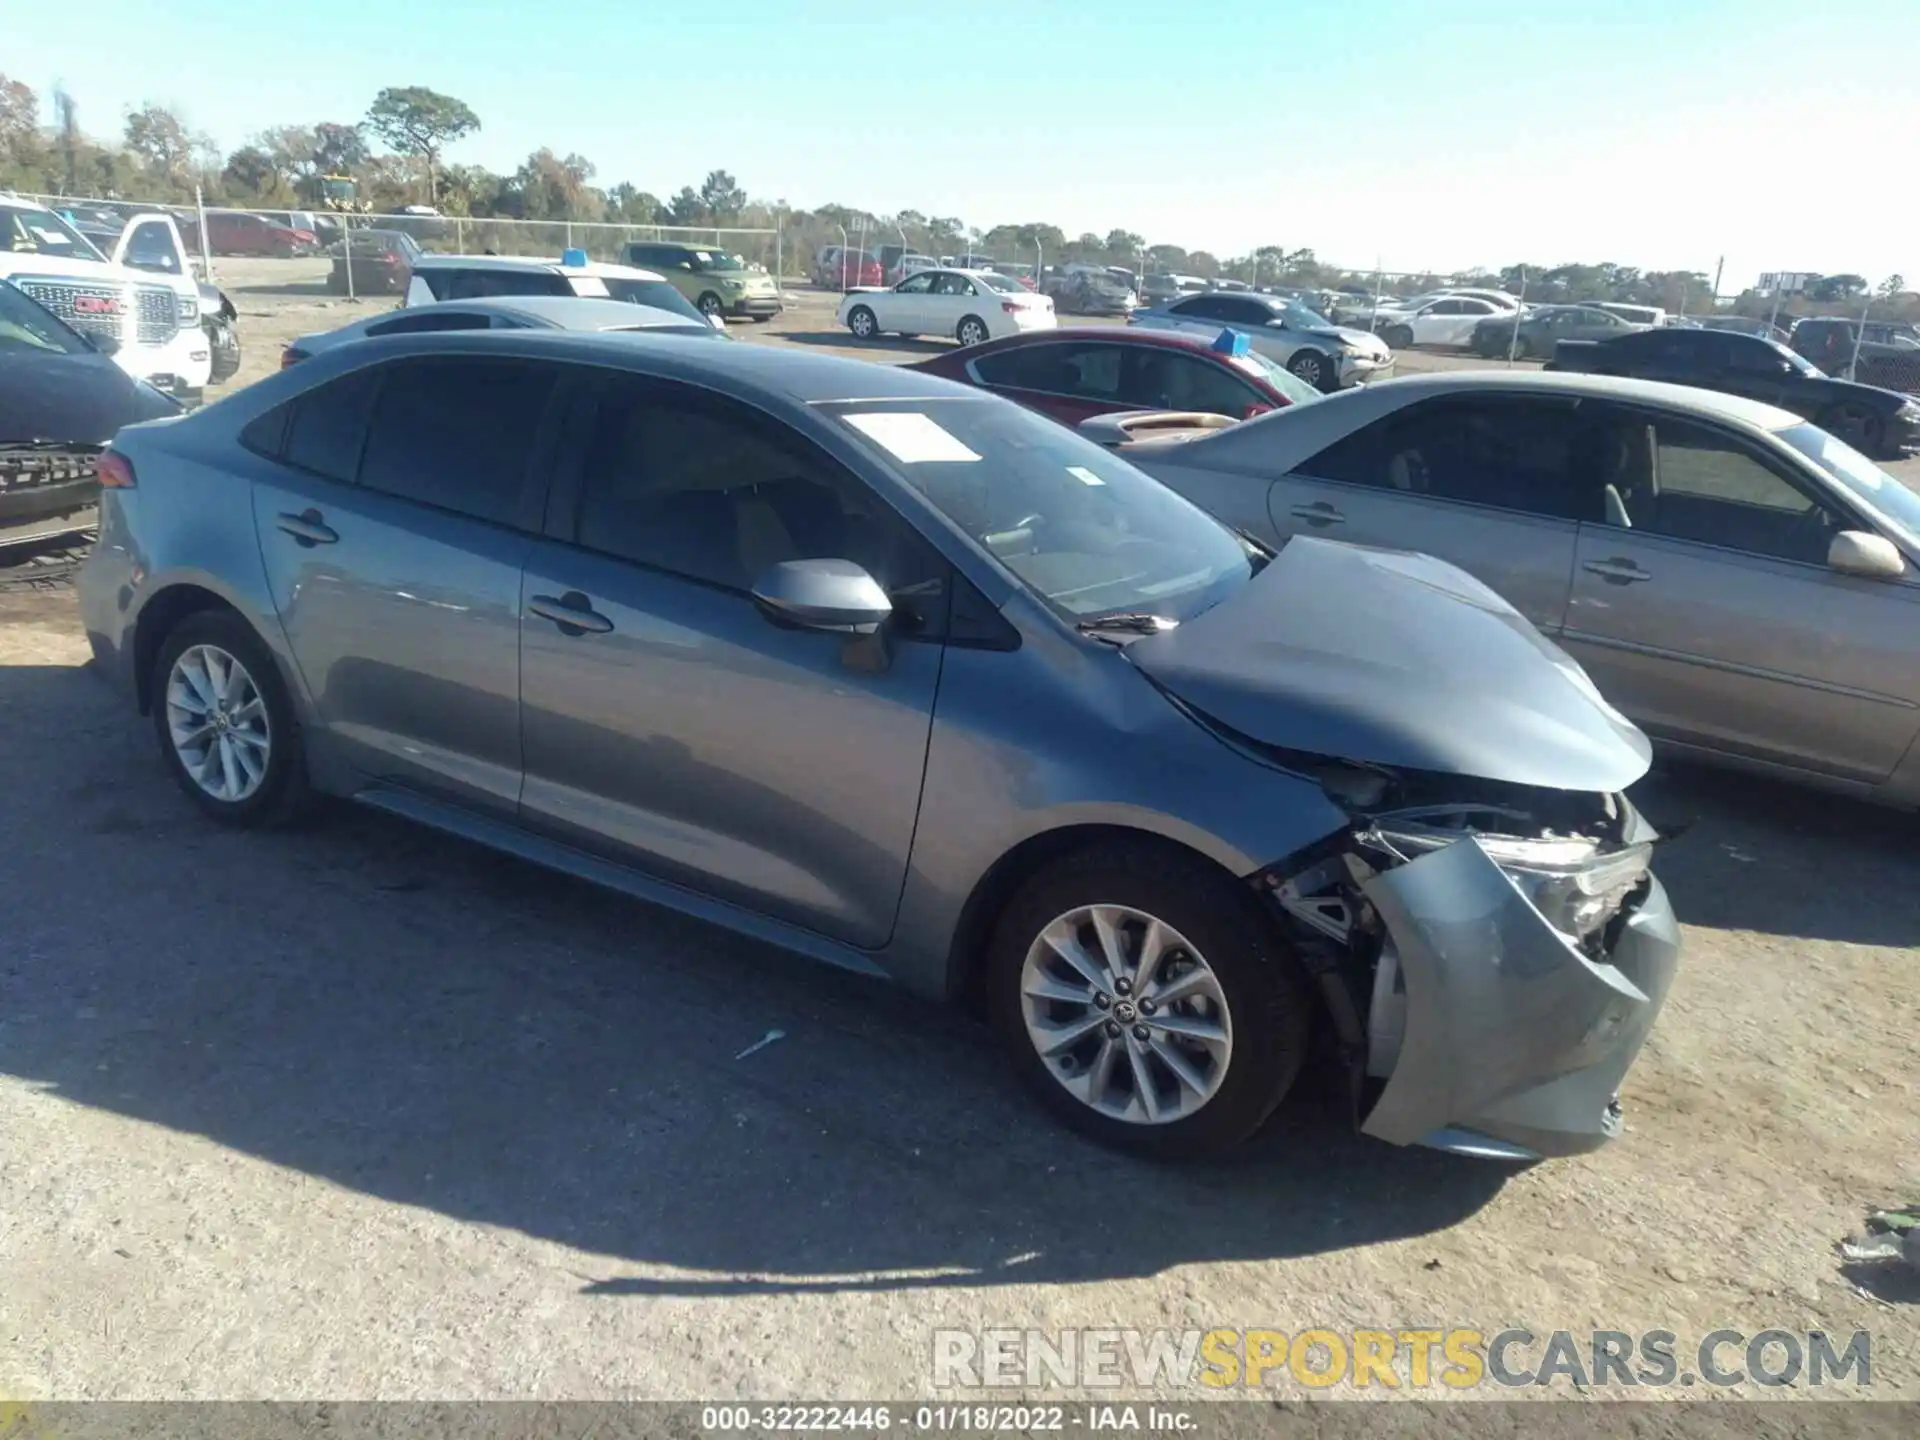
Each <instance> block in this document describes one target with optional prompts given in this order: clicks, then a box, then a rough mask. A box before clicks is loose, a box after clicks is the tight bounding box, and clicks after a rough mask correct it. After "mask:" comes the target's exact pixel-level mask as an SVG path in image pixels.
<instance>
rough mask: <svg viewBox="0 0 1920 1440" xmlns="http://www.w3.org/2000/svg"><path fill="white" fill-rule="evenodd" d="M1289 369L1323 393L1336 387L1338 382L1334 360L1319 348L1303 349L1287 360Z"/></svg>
mask: <svg viewBox="0 0 1920 1440" xmlns="http://www.w3.org/2000/svg"><path fill="white" fill-rule="evenodd" d="M1287 369H1288V370H1290V371H1292V372H1293V374H1294V375H1295V377H1297V378H1298V379H1300V380H1304V381H1305V382H1306V383H1307V384H1309V385H1311V386H1312V387H1313V388H1314V389H1316V390H1319V391H1321V392H1323V393H1324V392H1326V391H1328V390H1332V389H1334V388H1336V386H1337V384H1338V382H1337V381H1336V380H1335V376H1336V375H1337V374H1338V372H1337V371H1336V370H1335V369H1334V368H1333V362H1332V361H1330V360H1328V359H1327V357H1326V356H1325V355H1322V354H1321V353H1320V352H1319V351H1318V350H1302V351H1301V352H1300V353H1299V354H1298V355H1295V356H1294V357H1293V358H1292V359H1291V360H1289V361H1288V362H1287Z"/></svg>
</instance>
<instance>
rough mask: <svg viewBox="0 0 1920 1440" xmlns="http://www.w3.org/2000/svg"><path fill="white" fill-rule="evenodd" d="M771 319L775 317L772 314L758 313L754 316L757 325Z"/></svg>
mask: <svg viewBox="0 0 1920 1440" xmlns="http://www.w3.org/2000/svg"><path fill="white" fill-rule="evenodd" d="M771 319H773V316H771V315H756V316H754V317H753V323H754V324H756V325H764V324H766V323H767V322H768V321H769V320H771Z"/></svg>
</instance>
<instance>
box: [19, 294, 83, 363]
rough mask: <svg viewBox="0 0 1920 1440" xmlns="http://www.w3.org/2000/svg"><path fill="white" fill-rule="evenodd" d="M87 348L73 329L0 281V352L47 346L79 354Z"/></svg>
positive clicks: (59, 352) (61, 353) (63, 352)
mask: <svg viewBox="0 0 1920 1440" xmlns="http://www.w3.org/2000/svg"><path fill="white" fill-rule="evenodd" d="M91 348H92V347H91V346H89V345H88V344H87V342H86V341H85V340H83V339H81V338H80V336H79V334H78V333H77V332H75V331H73V330H70V329H68V328H67V326H66V325H65V324H63V323H62V322H61V321H60V320H58V319H57V318H55V317H54V316H53V315H51V314H49V313H48V312H47V311H46V310H44V309H43V308H41V307H40V306H39V305H36V304H35V303H34V302H33V301H31V300H29V299H28V298H27V297H26V296H24V295H22V294H21V293H20V292H19V291H18V290H16V289H14V288H13V286H11V285H8V284H6V283H4V282H0V354H7V353H10V352H17V351H21V350H49V351H52V352H53V353H54V354H55V355H81V354H84V353H85V352H86V351H88V350H89V349H91Z"/></svg>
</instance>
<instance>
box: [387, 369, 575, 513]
mask: <svg viewBox="0 0 1920 1440" xmlns="http://www.w3.org/2000/svg"><path fill="white" fill-rule="evenodd" d="M553 385H554V371H553V368H552V367H551V366H547V365H543V364H540V363H538V362H535V361H528V360H504V359H486V358H481V357H477V356H466V355H460V356H446V357H437V358H435V359H431V360H406V361H401V362H399V363H397V364H394V365H390V366H388V367H386V371H385V383H384V384H382V385H381V387H380V398H379V404H378V405H377V406H376V408H375V410H374V415H373V422H372V425H371V427H370V429H369V433H368V435H367V449H366V458H365V460H364V461H363V462H362V464H361V466H360V483H361V484H362V485H364V486H365V487H367V488H368V489H370V490H379V491H382V492H384V493H386V494H388V495H397V496H399V497H400V498H401V499H404V500H414V501H417V502H419V503H420V504H422V505H433V506H436V507H438V508H439V509H442V510H452V511H455V512H456V513H458V514H462V515H471V516H472V517H473V518H475V519H476V520H489V521H492V522H493V523H494V524H496V525H523V526H529V527H531V524H532V519H531V516H532V512H533V510H534V505H535V501H534V497H531V496H530V479H531V477H530V475H529V471H530V468H531V462H532V459H533V446H534V435H535V432H536V431H537V430H538V428H539V425H540V419H541V416H542V415H543V414H545V412H546V407H547V398H548V396H549V395H550V394H551V393H552V391H553Z"/></svg>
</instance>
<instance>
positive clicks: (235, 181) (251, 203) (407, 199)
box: [0, 75, 1920, 314]
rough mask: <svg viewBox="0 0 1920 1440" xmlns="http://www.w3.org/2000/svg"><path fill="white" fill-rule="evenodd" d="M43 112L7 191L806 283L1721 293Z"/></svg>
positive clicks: (1815, 304)
mask: <svg viewBox="0 0 1920 1440" xmlns="http://www.w3.org/2000/svg"><path fill="white" fill-rule="evenodd" d="M49 98H50V104H49V106H48V107H47V109H46V110H45V111H44V112H43V110H42V107H41V103H40V97H39V96H38V95H37V94H36V93H35V92H34V91H33V90H32V89H31V88H30V87H28V86H26V85H24V84H22V83H20V82H19V81H15V80H10V79H8V78H7V77H6V76H4V75H0V190H5V189H11V190H19V191H28V192H34V193H40V194H55V195H75V196H96V197H99V198H103V199H123V198H124V199H133V200H151V201H161V202H171V203H180V202H186V201H190V200H192V198H193V195H194V191H195V188H196V187H198V188H199V190H200V191H201V193H202V194H203V195H204V197H205V200H206V203H208V204H209V205H228V206H237V207H241V208H248V209H262V210H267V209H298V208H317V207H319V206H320V205H321V204H322V203H323V193H324V192H323V183H324V181H325V180H326V178H327V177H329V176H346V177H350V178H351V179H352V180H353V181H354V182H355V184H356V187H357V196H358V199H357V201H356V203H357V205H359V206H360V207H362V208H366V209H370V210H373V211H376V212H378V211H390V210H397V209H399V208H400V207H401V206H403V205H409V204H417V203H420V202H422V201H424V202H425V203H427V204H430V205H434V206H436V207H438V209H439V210H440V211H441V212H442V213H443V214H446V215H451V216H471V217H473V218H475V219H510V220H547V221H571V222H573V223H574V224H576V225H581V224H596V223H598V224H613V225H625V226H679V227H701V228H704V227H709V226H711V227H715V228H716V229H724V228H736V227H737V228H742V229H772V228H774V227H778V228H779V230H780V231H781V232H782V237H783V240H784V248H785V256H784V258H785V260H786V262H787V265H788V268H789V270H791V271H802V270H804V269H805V268H806V267H807V264H808V262H809V261H810V260H811V258H812V255H813V253H814V252H815V251H816V250H817V249H818V248H820V247H822V246H825V245H829V244H838V243H840V242H841V240H842V237H843V235H844V237H845V240H846V243H849V244H853V245H860V244H863V243H864V244H865V245H867V246H869V247H871V246H877V245H883V244H896V245H907V246H910V247H912V248H914V249H917V250H921V251H924V252H925V253H927V254H930V255H934V256H941V255H954V254H960V253H965V252H975V253H984V254H989V255H993V256H995V257H996V258H998V259H1000V260H1003V261H1014V260H1020V261H1026V262H1028V263H1044V264H1063V263H1076V262H1078V263H1090V264H1100V265H1123V266H1126V267H1127V268H1129V269H1132V270H1149V271H1151V270H1158V271H1178V272H1181V273H1186V274H1193V275H1198V276H1200V277H1202V278H1203V279H1215V278H1232V279H1238V280H1244V281H1246V282H1247V283H1249V284H1253V285H1287V286H1299V287H1311V288H1327V289H1342V288H1345V289H1362V290H1371V289H1373V288H1374V286H1375V285H1376V284H1377V285H1379V286H1381V287H1382V288H1383V289H1386V290H1389V291H1392V292H1397V293H1402V294H1406V293H1411V292H1413V291H1417V290H1425V289H1432V288H1436V287H1438V286H1441V285H1447V284H1455V285H1476V286H1492V287H1499V288H1502V289H1506V290H1509V291H1512V292H1514V293H1516V294H1519V293H1523V292H1524V294H1525V295H1526V297H1527V298H1528V299H1529V300H1539V301H1567V302H1571V301H1585V300H1620V301H1630V302H1636V303H1640V304H1647V305H1660V306H1663V307H1665V308H1666V309H1667V310H1669V311H1674V312H1685V313H1698V312H1700V311H1703V310H1706V309H1708V308H1709V307H1710V306H1711V305H1712V304H1713V294H1712V291H1713V279H1712V277H1710V276H1708V275H1707V274H1705V273H1704V272H1701V271H1694V270H1638V269H1634V268H1632V267H1630V266H1625V265H1613V264H1598V265H1574V264H1567V265H1509V266H1506V267H1505V268H1503V269H1500V270H1484V269H1476V270H1471V271H1455V272H1452V273H1443V272H1426V273H1418V274H1415V273H1408V272H1396V273H1393V274H1389V275H1376V274H1374V273H1373V272H1371V271H1367V270H1353V269H1347V268H1344V267H1342V266H1340V265H1337V264H1330V263H1327V262H1325V261H1322V260H1321V259H1319V258H1318V257H1317V256H1316V255H1315V254H1314V252H1313V251H1312V250H1311V249H1307V248H1299V249H1287V248H1286V247H1284V246H1279V245H1262V246H1259V247H1257V248H1255V249H1254V250H1253V251H1252V252H1250V253H1248V254H1245V255H1237V256H1221V255H1216V254H1213V253H1212V252H1210V251H1207V250H1187V249H1184V248H1182V247H1181V246H1178V245H1170V244H1163V243H1156V244H1149V243H1148V242H1147V239H1146V237H1144V236H1142V235H1139V234H1136V233H1135V232H1133V231H1130V230H1109V231H1108V232H1107V233H1106V234H1104V235H1100V234H1095V233H1093V232H1091V231H1089V232H1085V233H1082V234H1079V235H1068V234H1067V233H1066V232H1065V231H1063V230H1061V229H1060V228H1059V227H1058V226H1056V225H1047V224H1021V225H1007V224H1003V225H995V226H992V227H990V228H988V229H984V230H983V229H980V228H977V227H975V226H971V225H968V224H967V223H966V222H964V221H963V220H961V219H960V218H959V217H957V216H929V215H924V214H921V213H919V212H918V211H913V210H902V211H899V212H898V213H896V214H892V215H878V214H874V213H872V212H870V211H865V210H861V209H858V208H855V207H852V206H847V205H820V206H817V207H815V208H813V209H811V210H808V209H803V208H800V207H796V206H792V205H789V204H788V203H787V202H786V201H785V200H771V201H769V200H763V199H754V198H752V197H750V196H749V195H748V194H747V192H746V190H745V189H744V188H743V187H742V186H741V185H740V183H739V182H738V181H737V180H735V178H734V177H733V176H732V175H731V174H729V173H728V172H727V171H725V170H713V171H709V172H708V174H707V176H706V178H705V179H704V180H703V181H701V183H700V184H699V186H698V187H695V186H692V185H686V186H682V187H681V189H680V190H679V192H678V193H677V194H674V195H670V196H666V197H664V198H663V197H661V196H658V195H655V194H652V193H651V192H649V191H646V190H642V189H640V188H639V187H638V186H635V185H633V184H632V183H630V182H627V181H620V182H617V183H614V184H610V185H602V184H598V183H596V180H597V175H598V172H597V171H596V169H595V167H594V165H593V163H592V162H591V161H590V160H588V159H587V158H586V157H585V156H583V155H578V154H574V153H571V152H569V153H567V154H565V155H561V154H558V153H556V152H555V151H553V150H552V149H550V148H545V147H543V148H541V149H539V150H536V151H534V152H533V153H532V154H531V155H529V156H527V158H526V160H525V161H523V162H522V163H521V165H520V166H519V168H517V169H516V170H514V171H513V172H512V173H510V174H501V173H498V172H495V171H492V170H488V169H487V168H486V167H484V166H480V165H461V164H458V163H450V162H449V161H447V159H446V157H445V152H446V150H447V149H448V147H450V146H453V145H456V144H457V143H458V142H459V141H461V140H463V139H465V138H466V137H468V136H470V135H472V134H474V133H475V132H477V131H478V130H479V129H480V128H481V121H480V116H479V114H478V113H477V112H476V111H475V110H474V109H473V108H472V107H471V106H469V105H468V104H467V103H466V102H465V101H462V100H460V99H458V98H456V97H454V96H452V95H443V94H440V93H439V92H437V91H434V90H431V89H428V88H427V87H425V86H422V85H407V86H396V87H391V88H388V89H385V90H382V91H381V92H380V93H379V94H378V95H376V96H375V97H374V99H373V102H372V103H371V104H370V105H369V106H368V108H367V112H366V114H365V115H364V116H362V117H361V118H360V119H358V120H351V121H349V120H324V121H317V122H315V123H313V124H308V125H278V126H274V127H272V128H270V129H266V130H262V131H260V132H259V133H258V134H256V135H254V136H252V137H251V138H250V139H248V140H247V142H246V143H245V144H243V145H241V146H240V147H239V148H238V149H236V150H233V151H232V152H230V153H226V154H223V153H221V151H220V149H219V147H218V146H216V145H215V144H214V143H213V142H212V140H211V139H210V138H209V137H208V136H206V135H204V134H202V133H200V132H197V131H195V130H193V129H192V128H191V127H190V126H189V125H188V123H187V121H186V118H185V117H184V116H183V115H181V114H180V113H179V112H178V111H177V110H174V109H171V108H169V107H167V106H164V105H158V104H152V103H149V104H145V105H142V106H140V107H139V108H138V109H135V110H133V111H131V112H129V113H128V114H127V115H126V116H125V117H123V120H122V123H121V127H120V135H119V138H118V140H117V141H115V140H102V139H100V138H98V137H97V136H96V135H91V134H89V133H88V132H86V131H85V130H83V129H82V128H81V126H80V124H79V107H78V105H77V104H76V102H75V100H74V98H73V96H72V95H70V94H68V93H67V92H66V91H64V90H59V89H56V90H55V91H54V92H53V93H52V95H51V96H50V97H49ZM717 238H718V237H717ZM766 258H767V259H771V258H772V257H771V255H770V254H769V255H767V257H766ZM1870 290H1871V291H1872V292H1873V293H1875V294H1876V295H1878V296H1881V297H1883V299H1884V300H1885V301H1887V302H1889V303H1888V304H1886V305H1883V306H1880V307H1877V308H1876V313H1894V312H1896V311H1898V312H1900V313H1910V314H1920V296H1914V295H1911V294H1909V293H1906V285H1905V281H1904V280H1903V279H1902V278H1901V277H1900V276H1897V275H1895V276H1890V277H1888V278H1887V279H1886V280H1884V281H1882V282H1881V283H1880V284H1878V285H1871V284H1870V282H1869V281H1868V279H1867V278H1866V277H1865V276H1863V275H1856V274H1834V275H1821V276H1816V277H1814V279H1813V281H1812V282H1811V283H1810V284H1809V286H1808V288H1807V289H1806V290H1805V291H1804V292H1803V293H1802V294H1801V295H1799V296H1797V297H1793V298H1791V299H1789V300H1787V301H1785V302H1783V304H1782V306H1781V310H1782V313H1783V314H1801V313H1806V312H1807V311H1808V310H1810V309H1826V310H1831V309H1835V308H1842V307H1845V306H1847V305H1855V304H1859V303H1861V302H1862V301H1863V300H1864V299H1865V298H1866V297H1867V295H1868V293H1869V291H1870ZM1771 305H1772V302H1771V300H1770V299H1769V298H1768V297H1763V296H1759V295H1754V294H1749V295H1745V296H1742V297H1741V299H1740V304H1739V308H1740V309H1741V310H1743V311H1746V312H1748V313H1755V314H1764V313H1767V312H1768V310H1769V309H1770V308H1771Z"/></svg>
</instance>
